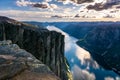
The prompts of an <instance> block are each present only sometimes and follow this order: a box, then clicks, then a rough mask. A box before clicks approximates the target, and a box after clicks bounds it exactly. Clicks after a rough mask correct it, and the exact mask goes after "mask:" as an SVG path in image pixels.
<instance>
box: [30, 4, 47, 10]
mask: <svg viewBox="0 0 120 80" xmlns="http://www.w3.org/2000/svg"><path fill="white" fill-rule="evenodd" d="M32 6H33V7H37V8H42V9H45V8H48V5H47V4H40V3H36V4H33V5H32Z"/></svg>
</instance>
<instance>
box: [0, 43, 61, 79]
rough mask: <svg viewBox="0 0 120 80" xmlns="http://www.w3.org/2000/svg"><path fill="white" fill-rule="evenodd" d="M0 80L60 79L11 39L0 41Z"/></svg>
mask: <svg viewBox="0 0 120 80" xmlns="http://www.w3.org/2000/svg"><path fill="white" fill-rule="evenodd" d="M0 80H60V79H59V78H58V77H57V76H56V75H55V74H54V73H52V71H50V69H49V68H48V67H47V66H46V65H44V64H43V63H42V62H40V61H39V60H37V59H36V58H35V57H34V56H32V55H31V54H30V53H28V52H26V51H25V50H23V49H20V48H19V46H17V45H16V44H12V43H11V41H0Z"/></svg>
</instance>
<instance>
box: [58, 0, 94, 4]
mask: <svg viewBox="0 0 120 80" xmlns="http://www.w3.org/2000/svg"><path fill="white" fill-rule="evenodd" d="M57 1H63V2H65V3H71V2H74V3H77V4H82V3H86V2H93V0H57Z"/></svg>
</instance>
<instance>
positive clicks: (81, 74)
mask: <svg viewBox="0 0 120 80" xmlns="http://www.w3.org/2000/svg"><path fill="white" fill-rule="evenodd" d="M72 74H73V78H74V80H95V79H96V77H95V74H93V73H90V72H88V71H87V70H83V69H81V68H80V67H78V66H77V65H74V67H73V68H72Z"/></svg>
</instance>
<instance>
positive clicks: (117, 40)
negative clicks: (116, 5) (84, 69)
mask: <svg viewBox="0 0 120 80" xmlns="http://www.w3.org/2000/svg"><path fill="white" fill-rule="evenodd" d="M77 44H78V45H80V46H81V47H83V48H84V49H86V50H88V51H89V52H90V53H91V55H92V57H93V58H94V59H95V60H96V61H97V62H98V63H99V64H100V65H102V66H103V67H104V68H106V69H110V70H113V71H115V72H116V73H118V74H120V27H116V26H101V27H96V28H95V29H93V30H92V31H91V32H89V33H88V34H87V36H85V38H84V39H81V40H79V41H78V42H77Z"/></svg>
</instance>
